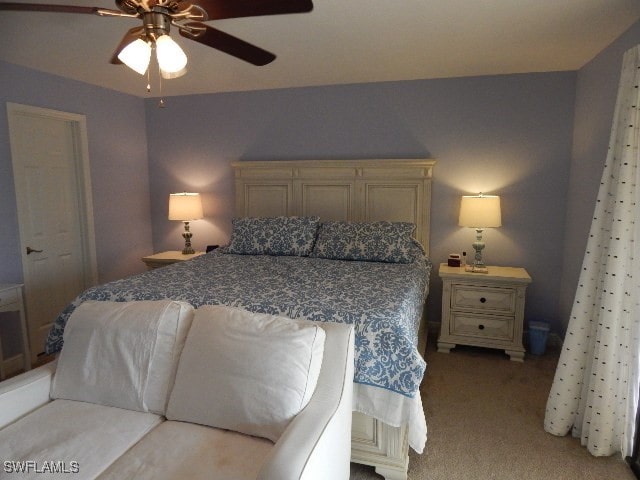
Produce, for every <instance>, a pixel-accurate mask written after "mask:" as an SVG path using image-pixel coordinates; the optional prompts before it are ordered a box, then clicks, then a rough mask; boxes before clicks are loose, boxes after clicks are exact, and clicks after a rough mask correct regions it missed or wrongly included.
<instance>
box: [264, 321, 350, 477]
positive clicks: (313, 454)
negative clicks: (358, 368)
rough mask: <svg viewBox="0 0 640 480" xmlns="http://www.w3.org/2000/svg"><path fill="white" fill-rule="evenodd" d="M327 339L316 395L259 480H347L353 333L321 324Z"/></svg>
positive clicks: (284, 436) (291, 426)
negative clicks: (328, 479)
mask: <svg viewBox="0 0 640 480" xmlns="http://www.w3.org/2000/svg"><path fill="white" fill-rule="evenodd" d="M322 327H323V328H324V329H325V331H326V333H327V336H326V340H325V350H324V356H323V361H322V368H321V371H320V376H319V378H318V384H317V386H316V390H315V392H314V394H313V396H312V397H311V400H310V401H309V403H308V405H307V406H306V407H305V408H304V410H302V411H301V412H300V413H299V414H298V415H297V416H296V418H294V419H293V420H292V421H291V423H290V424H289V426H288V427H287V429H286V430H285V431H284V433H283V434H282V436H281V437H280V438H279V439H278V442H276V444H275V446H274V448H273V450H272V451H271V453H270V454H269V456H268V457H267V459H266V461H265V463H264V465H263V466H262V469H261V470H260V473H259V474H258V477H257V480H294V479H295V480H315V479H318V480H320V479H327V478H330V479H332V480H348V479H349V474H350V466H349V462H350V458H351V418H352V405H353V403H352V401H353V400H352V399H353V369H354V360H353V356H354V331H353V327H352V326H347V325H343V324H331V323H327V324H322Z"/></svg>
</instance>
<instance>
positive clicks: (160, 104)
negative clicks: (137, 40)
mask: <svg viewBox="0 0 640 480" xmlns="http://www.w3.org/2000/svg"><path fill="white" fill-rule="evenodd" d="M158 80H159V82H158V93H160V101H159V102H158V107H160V108H164V98H162V72H161V71H160V65H158Z"/></svg>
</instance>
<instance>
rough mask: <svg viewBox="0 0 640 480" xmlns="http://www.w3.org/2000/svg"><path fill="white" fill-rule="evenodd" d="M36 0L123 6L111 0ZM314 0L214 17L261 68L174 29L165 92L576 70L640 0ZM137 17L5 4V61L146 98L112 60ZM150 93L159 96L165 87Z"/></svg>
mask: <svg viewBox="0 0 640 480" xmlns="http://www.w3.org/2000/svg"><path fill="white" fill-rule="evenodd" d="M230 1H231V0H230ZM31 3H63V4H69V5H85V6H86V5H91V6H98V7H106V8H115V6H114V5H115V4H114V2H113V1H110V0H95V1H91V0H88V1H84V2H83V1H77V0H70V1H67V2H65V1H64V0H44V1H43V0H32V2H31ZM193 3H197V0H194V1H193ZM313 3H314V10H313V11H312V12H311V13H306V14H295V15H281V16H269V17H251V18H241V19H231V20H219V21H215V22H210V25H213V26H215V27H216V28H219V29H220V30H224V31H225V32H227V33H230V34H232V35H235V36H238V37H240V38H242V39H243V40H246V41H248V42H250V43H253V44H255V45H257V46H259V47H261V48H264V49H266V50H269V51H271V52H273V53H275V54H276V55H277V56H278V58H276V60H275V61H274V62H273V63H271V64H269V65H266V66H264V67H255V66H253V65H250V64H248V63H245V62H243V61H240V60H237V59H235V58H233V57H230V56H228V55H225V54H223V53H221V52H219V51H217V50H214V49H211V48H208V47H206V46H203V45H201V44H198V43H196V42H192V41H189V40H187V39H185V38H183V37H181V36H180V35H178V34H177V32H176V31H175V29H174V30H172V37H173V38H174V39H175V40H176V41H177V42H178V43H179V44H180V45H181V46H182V47H183V48H184V50H185V51H186V53H187V56H188V57H189V65H188V70H189V71H188V73H187V74H186V75H185V76H184V77H181V78H178V79H173V80H167V81H164V82H163V94H164V95H186V94H196V93H211V92H225V91H243V90H261V89H272V88H287V87H302V86H313V85H332V84H348V83H365V82H381V81H391V80H415V79H427V78H446V77H460V76H475V75H493V74H506V73H528V72H547V71H562V70H577V69H579V68H580V67H582V66H583V65H584V64H585V63H587V62H588V61H589V60H591V59H592V58H593V57H594V56H595V55H596V54H598V53H599V52H600V51H601V50H602V49H604V48H605V47H606V46H607V45H609V44H610V43H611V42H612V41H613V40H615V39H616V38H617V37H618V36H619V35H620V34H621V33H623V32H624V31H625V30H626V29H627V28H628V27H630V26H631V25H632V24H633V23H634V22H636V21H637V20H638V19H639V18H640V1H638V0H314V2H313ZM138 24H139V20H136V19H127V18H105V17H98V16H91V15H77V14H61V13H40V12H37V13H36V12H28V13H25V12H6V11H3V12H0V59H2V60H6V61H8V62H10V63H15V64H18V65H23V66H26V67H30V68H34V69H38V70H42V71H45V72H50V73H53V74H57V75H61V76H64V77H69V78H73V79H76V80H81V81H83V82H88V83H91V84H95V85H100V86H103V87H106V88H110V89H114V90H118V91H121V92H126V93H129V94H133V95H137V96H141V97H144V96H147V95H148V94H147V93H146V91H145V85H146V79H145V78H143V77H141V76H139V75H138V74H136V73H135V72H133V71H132V70H129V69H128V68H127V67H124V66H114V65H111V64H109V63H108V61H109V58H110V57H111V54H112V53H113V50H114V49H115V47H116V46H117V44H118V42H119V41H120V39H121V37H122V36H123V35H124V33H125V32H126V31H127V30H128V29H130V28H132V27H134V26H136V25H138ZM151 96H158V91H157V88H154V91H153V92H152V93H151Z"/></svg>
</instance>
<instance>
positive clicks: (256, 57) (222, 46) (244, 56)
mask: <svg viewBox="0 0 640 480" xmlns="http://www.w3.org/2000/svg"><path fill="white" fill-rule="evenodd" d="M185 26H187V27H192V28H196V29H200V30H202V29H203V30H204V31H202V33H200V34H194V33H190V32H189V30H184V29H182V28H181V29H180V35H182V36H183V37H185V38H188V39H190V40H194V41H196V42H198V43H202V44H203V45H207V46H209V47H212V48H215V49H216V50H220V51H221V52H224V53H227V54H229V55H232V56H234V57H236V58H239V59H240V60H244V61H245V62H249V63H251V64H253V65H257V66H262V65H266V64H267V63H271V62H273V61H274V60H275V58H276V56H275V55H274V54H273V53H271V52H267V51H266V50H263V49H261V48H259V47H256V46H255V45H252V44H250V43H247V42H245V41H244V40H240V39H239V38H237V37H234V36H233V35H229V34H228V33H225V32H222V31H220V30H218V29H215V28H212V27H210V26H208V25H205V24H204V23H199V22H189V23H187V24H185Z"/></svg>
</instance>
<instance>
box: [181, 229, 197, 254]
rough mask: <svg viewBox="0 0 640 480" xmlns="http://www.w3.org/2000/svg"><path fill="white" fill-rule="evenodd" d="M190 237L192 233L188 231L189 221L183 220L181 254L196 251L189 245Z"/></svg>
mask: <svg viewBox="0 0 640 480" xmlns="http://www.w3.org/2000/svg"><path fill="white" fill-rule="evenodd" d="M191 237H193V233H191V232H190V231H189V222H184V233H183V234H182V238H184V248H183V249H182V254H183V255H191V254H192V253H196V251H195V250H194V249H193V247H192V246H191Z"/></svg>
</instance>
